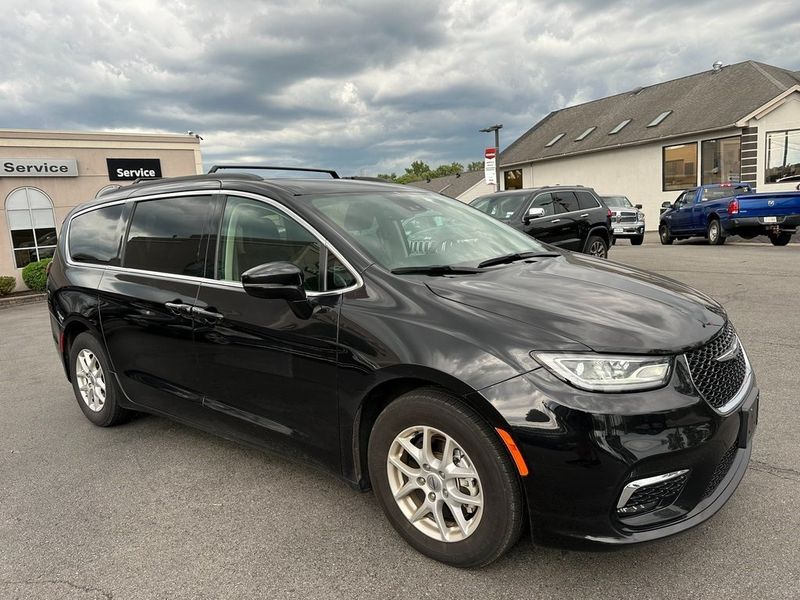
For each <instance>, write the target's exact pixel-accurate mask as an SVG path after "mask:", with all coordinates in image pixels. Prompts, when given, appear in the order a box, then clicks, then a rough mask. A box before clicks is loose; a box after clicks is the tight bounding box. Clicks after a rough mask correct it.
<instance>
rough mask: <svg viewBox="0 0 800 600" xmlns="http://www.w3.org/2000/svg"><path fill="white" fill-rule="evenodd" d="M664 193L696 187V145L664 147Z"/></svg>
mask: <svg viewBox="0 0 800 600" xmlns="http://www.w3.org/2000/svg"><path fill="white" fill-rule="evenodd" d="M662 172H663V174H664V191H665V192H670V191H674V190H685V189H686V188H690V187H692V186H695V185H697V143H696V142H692V143H691V144H680V145H678V146H664V164H663V167H662Z"/></svg>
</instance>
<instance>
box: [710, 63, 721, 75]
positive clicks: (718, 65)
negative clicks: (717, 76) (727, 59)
mask: <svg viewBox="0 0 800 600" xmlns="http://www.w3.org/2000/svg"><path fill="white" fill-rule="evenodd" d="M711 67H712V68H713V69H714V72H715V73H719V72H720V71H722V61H721V60H718V61H716V62H715V63H714V64H713V65H711Z"/></svg>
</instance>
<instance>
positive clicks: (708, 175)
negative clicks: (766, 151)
mask: <svg viewBox="0 0 800 600" xmlns="http://www.w3.org/2000/svg"><path fill="white" fill-rule="evenodd" d="M741 148H742V138H741V137H739V136H738V135H737V136H735V137H729V138H724V139H721V140H704V141H703V142H702V144H701V147H700V157H701V161H702V177H701V183H702V184H703V185H705V184H706V183H727V182H729V181H730V182H733V183H738V182H739V181H740V180H741V178H742V152H741Z"/></svg>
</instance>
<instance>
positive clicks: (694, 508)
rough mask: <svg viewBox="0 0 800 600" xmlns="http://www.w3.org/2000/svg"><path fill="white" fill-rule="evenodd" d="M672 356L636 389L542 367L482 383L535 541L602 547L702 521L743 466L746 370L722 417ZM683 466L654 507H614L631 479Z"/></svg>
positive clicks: (754, 402) (754, 392)
mask: <svg viewBox="0 0 800 600" xmlns="http://www.w3.org/2000/svg"><path fill="white" fill-rule="evenodd" d="M682 364H683V363H681V362H680V360H679V363H678V365H676V368H675V369H674V372H673V375H672V380H671V381H670V383H669V384H668V385H667V386H666V387H664V388H661V389H659V390H653V391H649V392H643V393H638V394H633V393H629V394H591V393H588V392H582V391H580V390H577V389H575V388H572V387H571V386H569V385H567V384H565V383H563V382H562V381H560V380H559V379H557V378H556V377H554V376H553V375H551V374H550V373H549V372H548V371H546V370H545V369H543V368H542V369H537V370H535V371H532V372H530V373H527V374H525V375H522V376H520V377H516V378H514V379H511V380H508V381H505V382H502V383H500V384H497V385H495V386H492V387H491V388H487V389H485V390H482V391H481V394H482V395H483V396H484V397H485V398H486V399H488V400H489V401H490V402H491V403H492V404H493V405H494V406H495V407H496V408H497V409H498V411H499V412H500V414H501V415H502V416H503V417H504V418H505V419H506V420H507V421H508V423H509V425H510V426H511V428H512V434H513V436H514V437H515V440H516V443H517V446H518V447H519V449H520V451H521V452H522V454H523V456H524V457H525V460H526V462H527V464H528V467H529V469H530V474H529V475H528V477H525V478H523V484H524V487H525V492H526V498H527V504H528V509H529V515H530V521H531V529H532V532H533V537H534V540H535V541H536V542H538V543H542V544H548V545H557V546H562V547H563V546H568V547H578V548H587V547H597V548H602V547H605V548H608V547H613V546H621V545H625V544H632V543H638V542H644V541H649V540H653V539H657V538H662V537H666V536H669V535H672V534H674V533H678V532H680V531H684V530H686V529H689V528H691V527H694V526H695V525H697V524H699V523H701V522H703V521H705V520H706V519H708V518H709V517H711V516H712V515H713V514H714V513H716V512H717V511H718V510H719V509H720V508H721V507H722V506H723V505H724V504H725V502H727V500H728V499H729V498H730V497H731V495H732V494H733V492H734V490H735V489H736V487H737V486H738V484H739V482H740V481H741V479H742V477H743V476H744V473H745V471H746V469H747V464H748V462H749V459H750V453H751V442H752V435H753V431H754V429H755V424H756V422H757V418H758V395H759V390H758V388H757V386H756V384H755V378H752V379H751V380H750V382H749V383H748V384H747V386H748V387H747V388H746V392H745V394H744V399H743V400H742V402H741V404H740V405H739V406H738V407H737V408H736V409H735V410H733V411H731V412H730V413H728V414H726V415H722V414H720V413H719V412H717V411H716V410H714V409H713V408H711V406H709V405H708V404H707V403H706V402H705V401H704V400H703V399H702V398H700V397H699V395H698V394H697V392H696V391H695V390H694V387H693V386H692V385H691V381H690V380H689V378H688V369H686V368H685V367H682V366H681V365H682ZM680 470H686V471H687V474H686V479H685V483H684V484H683V485H682V487H681V488H680V490H679V492H678V493H677V494H676V495H675V496H674V497H672V498H668V500H667V502H666V503H663V504H661V505H659V506H658V508H657V509H654V510H649V511H647V512H644V513H641V514H636V515H621V514H620V513H619V512H618V511H619V502H620V497H621V495H622V493H623V490H624V489H625V486H626V485H627V484H629V483H631V482H633V481H637V480H642V479H645V480H647V479H648V478H652V477H654V476H658V475H663V474H668V473H672V472H675V471H680Z"/></svg>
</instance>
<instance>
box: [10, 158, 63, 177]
mask: <svg viewBox="0 0 800 600" xmlns="http://www.w3.org/2000/svg"><path fill="white" fill-rule="evenodd" d="M77 176H78V161H77V160H75V159H74V158H0V177H77Z"/></svg>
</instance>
